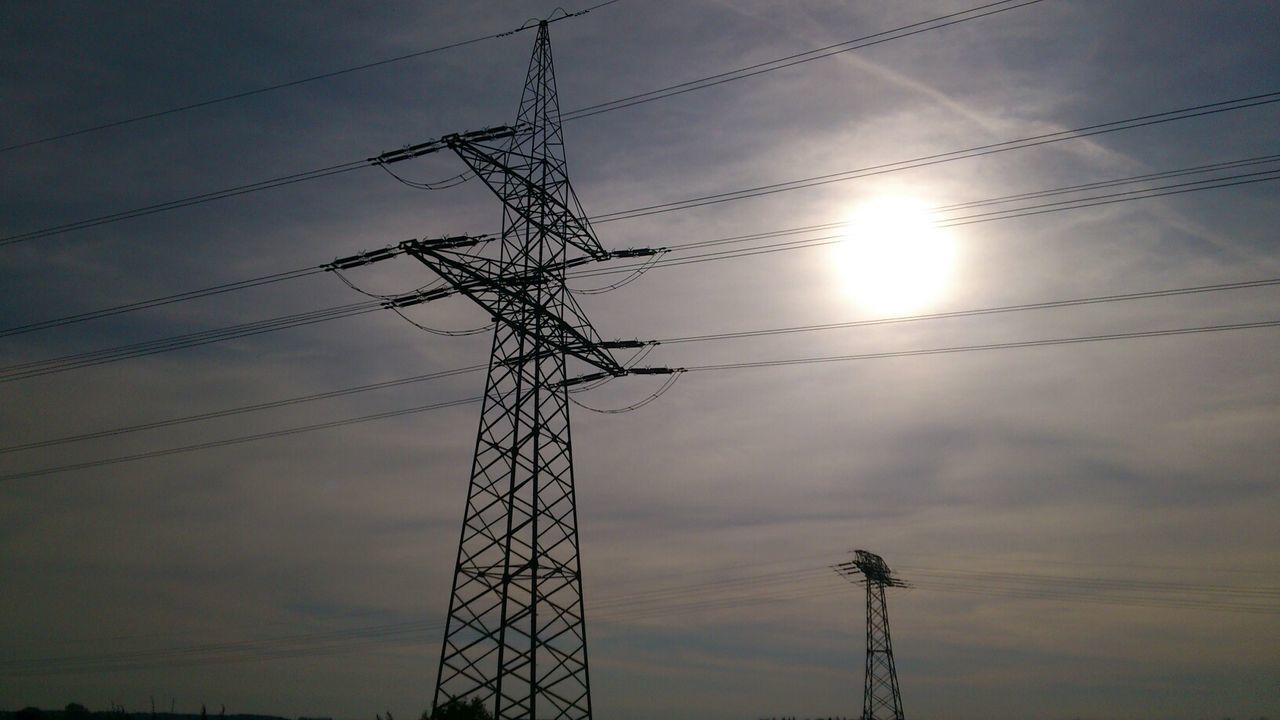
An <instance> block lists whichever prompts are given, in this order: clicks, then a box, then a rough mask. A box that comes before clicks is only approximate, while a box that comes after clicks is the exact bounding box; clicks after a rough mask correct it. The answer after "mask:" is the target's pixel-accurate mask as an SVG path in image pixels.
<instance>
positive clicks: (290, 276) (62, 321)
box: [0, 267, 323, 337]
mask: <svg viewBox="0 0 1280 720" xmlns="http://www.w3.org/2000/svg"><path fill="white" fill-rule="evenodd" d="M321 272H323V270H322V269H321V268H319V267H309V268H298V269H296V270H286V271H284V272H277V273H270V274H267V275H259V276H258V277H254V278H249V279H248V280H237V281H235V282H229V283H221V284H218V285H213V286H211V287H207V288H201V289H199V290H188V291H186V292H180V293H175V294H172V295H165V296H163V297H157V298H151V299H149V300H138V301H135V302H130V303H124V304H122V305H115V306H112V307H108V308H103V309H101V310H93V311H90V312H83V313H77V314H75V315H67V316H64V317H60V318H54V319H52V320H42V321H40V322H33V323H27V324H25V325H16V326H14V327H10V328H5V329H3V330H0V337H8V336H10V335H22V334H24V333H29V332H35V331H37V330H47V329H49V328H55V327H62V326H64V325H71V324H74V323H80V322H84V321H86V320H97V319H99V318H104V317H110V316H112V315H120V314H122V313H128V312H133V311H135V310H146V309H148V308H153V307H160V306H161V305H170V304H172V303H177V302H184V301H186V300H195V299H197V298H203V297H209V296H211V295H221V294H222V293H227V292H232V291H234V290H245V289H248V288H251V287H258V286H260V285H269V284H271V283H277V282H282V281H285V280H295V279H297V278H303V277H307V276H309V275H316V274H319V273H321Z"/></svg>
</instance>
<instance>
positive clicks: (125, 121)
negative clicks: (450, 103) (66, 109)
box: [0, 0, 619, 153]
mask: <svg viewBox="0 0 1280 720" xmlns="http://www.w3.org/2000/svg"><path fill="white" fill-rule="evenodd" d="M618 1H619V0H609V1H608V2H603V3H599V4H597V5H593V6H591V7H588V8H586V9H584V10H581V11H578V12H575V13H572V14H570V13H566V14H565V16H564V17H560V18H556V20H563V19H564V18H565V17H577V16H579V15H585V14H586V13H588V12H591V11H592V10H596V9H598V8H602V7H604V6H606V5H612V4H613V3H615V2H618ZM530 27H531V26H530V25H528V24H525V25H521V26H520V27H517V28H515V29H511V30H504V31H502V32H497V33H490V34H488V35H481V36H479V37H474V38H470V39H468V40H459V41H457V42H453V43H449V44H447V45H441V46H438V47H433V48H429V49H427V50H418V51H416V52H411V53H406V54H404V55H397V56H396V57H391V58H384V59H382V60H374V61H372V62H367V63H363V64H360V65H353V66H351V67H345V68H341V69H339V70H331V71H329V72H324V73H320V74H318V75H310V76H307V77H304V78H299V79H297V80H290V81H287V82H282V83H276V84H274V85H267V86H265V87H260V88H254V89H252V90H243V91H241V92H237V93H232V94H230V95H223V96H220V97H216V98H211V99H209V100H201V101H199V102H194V103H189V104H186V105H179V106H176V107H171V108H167V109H165V110H158V111H155V112H150V113H143V114H141V115H134V116H131V117H127V118H122V119H120V120H114V121H111V122H106V123H100V124H98V125H92V126H89V127H84V128H80V129H79V130H71V131H68V132H63V133H59V134H56V135H49V136H47V137H42V138H37V139H35V140H26V141H23V142H19V143H14V144H12V145H6V146H3V147H0V153H4V152H9V151H10V150H17V149H19V148H26V147H32V146H34V145H42V144H45V143H50V142H54V141H56V140H64V139H66V138H71V137H76V136H78V135H85V134H87V133H92V132H97V131H99V130H106V129H108V128H114V127H120V126H122V125H130V124H133V123H137V122H141V121H143V120H151V119H154V118H159V117H164V116H166V115H174V114H177V113H181V112H186V111H188V110H195V109H197V108H203V107H209V106H210V105H218V104H221V103H226V102H231V101H233V100H242V99H244V98H247V97H252V96H254V95H262V94H264V93H269V92H273V91H276V90H283V89H285V88H291V87H297V86H299V85H305V84H307V83H312V82H316V81H318V80H327V79H329V78H334V77H339V76H342V75H349V74H351V73H355V72H360V71H362V70H369V69H371V68H376V67H382V66H385V65H391V64H393V63H398V62H403V61H405V60H412V59H414V58H420V57H424V56H427V55H433V54H435V53H439V52H444V51H446V50H453V49H455V48H460V47H465V46H467V45H474V44H476V43H479V42H483V41H485V40H494V39H497V38H502V37H507V36H509V35H514V34H516V33H518V32H520V31H522V30H527V29H529V28H530Z"/></svg>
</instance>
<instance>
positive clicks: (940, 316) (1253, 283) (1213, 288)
mask: <svg viewBox="0 0 1280 720" xmlns="http://www.w3.org/2000/svg"><path fill="white" fill-rule="evenodd" d="M1277 285H1280V277H1272V278H1258V279H1253V280H1239V281H1233V282H1224V283H1214V284H1206V285H1192V286H1185V287H1177V288H1161V289H1156V290H1144V291H1136V292H1129V293H1110V294H1105V295H1092V296H1084V297H1076V298H1062V299H1058V300H1045V301H1038V302H1030V303H1017V304H1010V305H999V306H994V307H984V308H968V309H963V310H952V311H946V312H937V313H927V314H916V315H903V316H894V317H887V318H870V319H865V320H853V321H846V322H838V323H824V324H817V325H795V326H789V327H778V328H767V329H756V330H740V331H731V332H722V333H710V334H702V335H686V336H681V337H669V338H664V339H662V340H659V341H657V342H655V343H651V344H647V345H645V347H643V348H641V349H640V350H638V351H637V352H636V353H635V354H634V355H632V357H631V358H630V359H628V360H627V361H626V362H625V363H624V364H623V365H624V367H626V368H631V367H635V366H636V365H637V364H638V363H640V362H642V361H643V360H644V359H646V358H647V357H648V356H649V354H650V353H652V352H653V350H654V349H655V348H656V347H657V345H658V344H659V343H661V344H667V345H673V344H679V343H687V342H703V341H713V340H726V339H739V338H747V337H759V336H767V335H787V334H793V333H800V332H813V331H824V330H835V329H847V328H854V327H867V326H876V325H886V324H899V323H911V322H921V321H931V320H944V319H954V318H963V317H976V316H982V315H995V314H1003V313H1012V312H1024V311H1031V310H1046V309H1053V308H1065V307H1073V306H1083V305H1096V304H1104V303H1116V302H1129V301H1135V300H1144V299H1154V298H1164V297H1175V296H1185V295H1199V294H1204V293H1212V292H1223V291H1232V290H1246V289H1253V288H1265V287H1274V286H1277ZM484 368H485V366H484V365H472V366H468V367H464V368H458V369H455V370H445V371H441V372H437V373H428V374H426V375H415V376H412V377H407V378H399V379H395V380H386V381H381V382H377V383H369V384H365V385H358V386H355V387H350V388H343V389H340V390H332V391H327V392H322V393H314V394H311V395H304V396H300V397H294V398H286V399H284V400H278V401H272V402H267V403H258V404H254V405H248V406H242V407H238V408H230V409H225V410H218V411H212V412H208V413H200V414H196V415H188V416H184V417H179V418H170V419H167V420H161V421H156V422H151V423H142V424H138V425H131V426H125V427H121V428H114V429H109V430H102V431H97V432H91V433H83V434H79V435H72V436H66V437H62V438H54V439H50V440H43V441H37V442H30V443H24V444H19V445H10V446H7V447H0V454H4V453H9V452H15V451H19V450H29V449H35V448H40V447H48V446H51V445H59V444H64V443H70V442H79V441H82V440H91V439H96V438H101V437H109V436H113V435H120V434H125V433H130V432H138V431H142V430H150V429H155V428H161V427H169V426H172V425H178V424H184V423H188V422H195V421H198V420H205V419H210V418H216V417H226V416H229V415H237V414H241V413H245V412H254V411H258V410H265V409H270V408H275V407H282V406H285V405H292V404H297V403H303V402H311V401H314V400H323V399H328V398H332V397H340V396H342V395H349V394H354V393H359V392H368V391H373V390H379V389H383V388H387V387H395V386H399V385H405V384H409V383H416V382H422V381H426V380H434V379H437V378H442V377H448V376H451V375H455V374H459V373H465V372H474V371H478V370H483V369H484ZM612 380H613V378H612V377H610V378H605V379H603V380H600V381H597V382H595V383H588V384H586V385H583V386H581V387H580V388H574V389H571V390H570V392H571V393H575V394H576V393H578V392H580V391H586V390H592V389H595V388H597V387H600V386H601V385H603V384H605V383H607V382H611V381H612Z"/></svg>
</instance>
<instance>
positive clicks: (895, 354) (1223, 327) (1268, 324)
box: [684, 320, 1280, 372]
mask: <svg viewBox="0 0 1280 720" xmlns="http://www.w3.org/2000/svg"><path fill="white" fill-rule="evenodd" d="M1274 327H1280V320H1259V321H1256V322H1244V323H1221V324H1214V325H1200V326H1195V327H1183V328H1170V329H1166V330H1139V331H1136V332H1122V333H1098V334H1094V335H1079V336H1073V337H1057V338H1046V339H1043V340H1019V341H1014V342H1003V343H982V344H976V345H953V346H948V347H937V348H923V349H919V350H888V351H884V352H870V353H857V354H849V355H820V356H814V357H801V358H785V359H779V360H750V361H743V362H729V363H709V364H706V365H685V366H684V369H685V371H686V372H703V371H708V370H745V369H750V368H765V367H784V366H794V365H815V364H822V363H835V362H852V361H857V360H881V359H886V358H904V357H919V356H923V355H948V354H955V353H971V352H986V351H993V350H1014V349H1020V348H1031V347H1048V346H1052V345H1076V344H1082V343H1096V342H1107V341H1114V340H1135V339H1138V338H1154V337H1171V336H1175V335H1195V334H1202V333H1216V332H1229V331H1237V330H1256V329H1262V328H1274Z"/></svg>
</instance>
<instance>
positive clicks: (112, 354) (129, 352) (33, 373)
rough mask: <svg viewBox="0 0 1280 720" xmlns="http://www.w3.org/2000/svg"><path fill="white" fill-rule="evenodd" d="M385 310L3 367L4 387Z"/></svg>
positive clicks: (316, 315)
mask: <svg viewBox="0 0 1280 720" xmlns="http://www.w3.org/2000/svg"><path fill="white" fill-rule="evenodd" d="M381 309H382V304H381V303H378V302H372V301H369V302H359V303H350V304H346V305H337V306H333V307H328V308H322V309H320V310H311V311H307V312H302V313H294V314H291V315H281V316H278V317H274V318H268V319H265V320H256V321H253V322H248V323H241V324H238V325H231V326H228V327H221V328H214V329H212V330H201V331H199V332H194V333H187V334H185V335H177V336H173V337H163V338H157V339H155V340H147V341H143V342H138V343H132V344H129V345H122V346H116V347H109V348H101V349H99V350H91V351H88V352H81V353H75V354H72V355H62V356H58V357H53V358H46V359H44V360H32V361H27V362H23V363H16V364H13V365H7V366H4V367H0V383H8V382H16V381H19V380H29V379H31V378H35V377H41V376H44V375H51V374H54V373H61V372H67V371H69V370H79V369H81V368H86V367H95V366H98V365H104V364H107V363H113V362H118V361H120V360H132V359H136V358H141V357H147V356H150V355H156V354H159V353H165V352H171V351H173V350H182V349H187V348H192V347H199V346H201V345H208V344H210V343H216V342H222V341H224V340H230V339H238V338H244V337H251V336H254V335H261V334H263V333H268V332H275V331H277V330H284V329H288V328H296V327H301V326H304V325H312V324H315V323H320V322H326V321H329V320H338V319H342V318H349V317H354V316H356V315H364V314H366V313H371V312H376V311H378V310H381Z"/></svg>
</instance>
